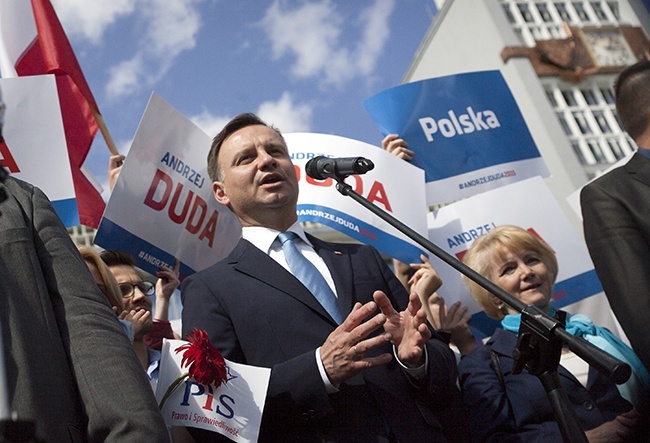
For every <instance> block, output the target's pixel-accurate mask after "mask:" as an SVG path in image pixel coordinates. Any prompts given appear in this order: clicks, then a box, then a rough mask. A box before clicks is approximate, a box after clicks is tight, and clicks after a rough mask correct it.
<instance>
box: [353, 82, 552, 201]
mask: <svg viewBox="0 0 650 443" xmlns="http://www.w3.org/2000/svg"><path fill="white" fill-rule="evenodd" d="M364 106H365V107H366V110H367V111H368V113H369V114H370V116H371V117H372V119H373V120H374V121H375V123H376V124H377V126H378V127H379V129H380V131H381V132H382V133H383V134H384V135H386V134H391V133H392V134H399V136H400V137H401V138H403V139H404V140H405V141H406V142H407V143H408V145H409V149H412V150H413V151H414V152H415V156H414V158H413V161H412V163H413V164H414V165H415V166H418V167H420V168H422V169H424V171H425V174H426V195H427V204H429V205H436V204H441V203H448V202H452V201H456V200H460V199H462V198H465V197H469V196H471V195H474V194H478V193H481V192H485V191H487V190H489V189H494V188H497V187H499V186H503V185H507V184H510V183H514V182H517V181H520V180H524V179H526V178H530V177H534V176H536V175H542V176H545V177H546V176H548V175H549V172H548V169H547V168H546V165H545V164H544V161H543V160H542V158H541V156H540V154H539V151H538V150H537V147H536V146H535V142H534V141H533V138H532V137H531V135H530V132H529V131H528V127H527V126H526V122H525V121H524V119H523V116H522V115H521V112H520V111H519V107H518V106H517V103H516V102H515V100H514V98H513V96H512V94H511V92H510V89H509V88H508V85H507V84H506V82H505V80H504V79H503V76H502V75H501V73H500V72H499V71H482V72H471V73H465V74H457V75H449V76H446V77H439V78H432V79H428V80H423V81H420V82H414V83H406V84H404V85H400V86H397V87H395V88H391V89H388V90H386V91H383V92H381V93H379V94H377V95H375V96H373V97H371V98H369V99H367V100H366V101H365V102H364Z"/></svg>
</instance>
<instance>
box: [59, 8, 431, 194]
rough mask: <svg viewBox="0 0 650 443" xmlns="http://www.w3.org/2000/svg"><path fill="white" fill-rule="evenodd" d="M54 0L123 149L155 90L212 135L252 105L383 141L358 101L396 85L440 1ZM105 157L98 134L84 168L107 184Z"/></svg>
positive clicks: (298, 124) (283, 124)
mask: <svg viewBox="0 0 650 443" xmlns="http://www.w3.org/2000/svg"><path fill="white" fill-rule="evenodd" d="M51 2H52V4H53V6H54V8H55V10H56V12H57V14H58V16H59V20H60V21H61V23H62V25H63V27H64V29H65V32H66V34H67V36H68V38H69V40H70V42H71V44H72V47H73V49H74V51H75V54H76V55H77V58H78V60H79V63H80V65H81V68H82V70H83V72H84V74H85V77H86V80H87V81H88V84H89V85H90V88H91V90H92V92H93V95H94V97H95V100H96V101H97V104H98V106H99V109H100V112H101V113H102V116H103V117H104V120H105V122H106V124H107V126H108V129H109V131H110V133H111V136H112V137H113V139H114V140H115V142H116V144H117V147H118V151H119V152H120V153H121V154H127V153H128V149H129V147H130V144H131V141H132V139H133V137H134V135H135V132H136V130H137V127H138V123H139V121H140V119H141V117H142V115H143V113H144V111H145V109H146V106H147V102H148V100H149V98H150V96H151V94H152V92H155V93H156V94H158V95H160V96H161V97H162V98H163V99H164V100H166V101H167V102H169V103H170V104H171V105H172V106H173V107H174V108H176V109H177V110H178V111H179V112H180V113H181V114H183V115H184V116H185V117H187V118H189V119H190V120H192V121H193V122H194V123H195V124H197V126H199V127H200V128H201V129H203V130H204V131H205V132H206V133H208V134H209V135H210V136H214V135H215V134H216V133H217V132H218V131H219V130H220V129H221V128H222V126H223V125H224V124H225V123H226V122H227V121H228V120H229V119H230V118H232V117H234V116H235V115H237V114H239V113H241V112H255V113H257V114H258V115H260V117H262V118H263V119H264V120H265V121H267V122H268V123H272V124H274V125H275V126H277V127H278V128H279V129H280V130H282V131H283V132H317V133H325V134H334V135H339V136H343V137H348V138H352V139H356V140H360V141H364V142H366V143H371V144H374V145H378V146H379V145H380V143H381V138H382V136H381V133H380V132H379V130H378V129H377V128H376V126H375V125H374V123H373V122H372V120H371V118H370V117H369V115H368V114H367V112H366V111H365V108H364V107H363V101H364V100H365V99H367V98H369V97H371V96H373V95H374V94H377V93H379V92H381V91H384V90H386V89H389V88H392V87H394V86H398V85H399V84H400V83H401V80H402V77H403V75H404V74H405V72H406V70H407V69H408V67H409V65H410V64H411V62H412V60H413V58H414V56H415V54H416V52H417V49H418V47H419V45H420V42H421V41H422V39H423V37H424V36H425V34H426V32H427V30H428V29H429V27H430V25H431V23H432V20H433V14H434V11H435V4H434V1H433V0H352V1H351V0H275V1H272V2H270V1H259V0H239V1H228V0H92V1H88V0H51ZM109 155H110V154H109V151H108V148H107V146H106V144H105V142H104V140H103V138H102V136H101V134H100V133H98V134H97V136H96V139H95V142H94V144H93V147H92V149H91V153H90V155H89V157H88V159H87V161H86V166H87V167H88V168H89V169H90V171H91V172H93V174H94V175H95V176H96V178H97V179H98V180H99V181H100V182H101V183H102V184H103V186H104V188H105V189H107V188H108V186H107V178H106V168H107V165H108V157H109ZM107 194H108V192H105V193H104V196H105V197H106V196H107Z"/></svg>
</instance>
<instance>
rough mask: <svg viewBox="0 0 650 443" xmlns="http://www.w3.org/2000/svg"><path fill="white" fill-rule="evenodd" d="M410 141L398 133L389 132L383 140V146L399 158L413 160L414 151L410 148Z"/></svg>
mask: <svg viewBox="0 0 650 443" xmlns="http://www.w3.org/2000/svg"><path fill="white" fill-rule="evenodd" d="M408 146H409V145H408V143H406V141H404V140H403V139H401V138H399V135H397V134H388V135H387V136H386V137H384V139H383V140H382V141H381V147H382V149H383V150H384V151H386V152H388V153H390V154H393V155H394V156H395V157H397V158H401V159H402V160H406V161H411V160H413V155H414V153H413V151H411V150H410V149H409V148H408Z"/></svg>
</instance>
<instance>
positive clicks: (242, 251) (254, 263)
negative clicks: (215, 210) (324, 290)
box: [226, 239, 336, 324]
mask: <svg viewBox="0 0 650 443" xmlns="http://www.w3.org/2000/svg"><path fill="white" fill-rule="evenodd" d="M226 261H227V263H228V264H229V265H231V266H232V267H233V268H234V269H235V270H237V271H238V272H241V273H242V274H246V275H248V276H249V277H251V278H254V279H256V280H258V281H259V282H260V283H262V284H265V285H268V286H271V287H273V288H275V289H277V290H278V291H281V292H283V293H284V294H286V295H288V296H290V297H293V298H295V299H296V300H299V301H300V302H301V303H303V304H305V305H306V306H308V307H309V308H310V309H312V310H313V311H316V312H318V314H320V315H321V316H323V317H325V318H326V319H327V320H328V321H330V322H331V323H334V324H336V322H334V320H333V319H332V318H331V317H330V316H329V314H328V313H327V311H325V308H323V307H322V306H321V304H320V303H319V302H318V300H316V298H315V297H314V296H313V295H312V293H311V292H309V290H307V288H305V286H304V285H303V284H302V283H300V281H299V280H298V279H297V278H296V277H294V276H293V275H292V274H291V273H290V272H288V271H287V270H286V269H284V268H283V267H282V266H281V265H280V264H278V263H277V262H276V261H275V260H273V259H272V258H271V257H269V256H268V255H267V254H265V253H264V252H262V251H260V250H259V249H258V248H257V247H255V246H254V245H253V244H251V243H250V242H249V241H247V240H244V239H241V240H239V243H237V246H236V247H235V249H234V250H233V251H232V252H231V253H230V255H229V256H228V258H227V259H226Z"/></svg>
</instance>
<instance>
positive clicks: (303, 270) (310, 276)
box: [278, 231, 343, 324]
mask: <svg viewBox="0 0 650 443" xmlns="http://www.w3.org/2000/svg"><path fill="white" fill-rule="evenodd" d="M297 238H298V235H297V234H296V233H295V232H291V231H287V232H280V233H279V234H278V239H279V240H280V242H282V251H283V252H284V258H285V259H286V260H287V264H288V265H289V269H291V272H292V273H293V275H294V276H295V277H296V278H297V279H298V280H300V282H301V283H302V284H303V285H305V287H307V289H309V292H311V293H312V294H313V295H314V297H316V300H318V302H319V303H320V304H321V305H322V306H323V308H325V310H326V311H327V313H328V314H329V315H330V316H331V317H332V318H333V319H334V321H336V323H338V324H341V323H342V322H343V317H342V315H341V311H340V309H339V304H338V300H337V298H336V295H334V292H332V289H331V288H330V286H329V285H328V284H327V282H326V281H325V278H324V277H323V275H322V274H321V273H320V271H319V270H318V269H317V268H316V266H314V264H313V263H312V262H310V261H309V260H307V258H305V256H304V255H302V254H301V253H300V251H299V250H298V248H297V247H296V245H295V243H294V240H296V239H297Z"/></svg>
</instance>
